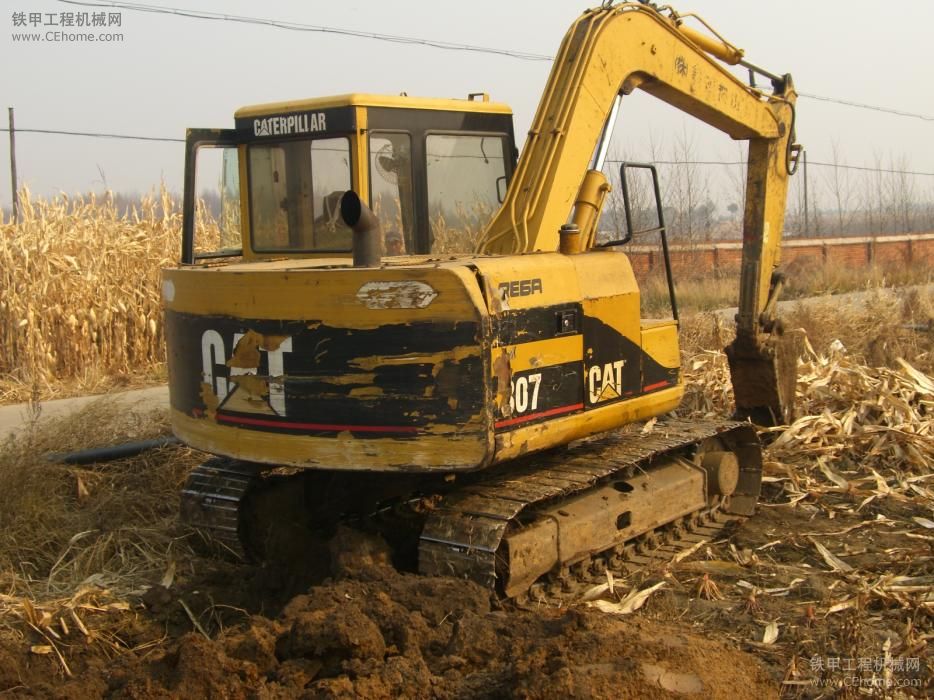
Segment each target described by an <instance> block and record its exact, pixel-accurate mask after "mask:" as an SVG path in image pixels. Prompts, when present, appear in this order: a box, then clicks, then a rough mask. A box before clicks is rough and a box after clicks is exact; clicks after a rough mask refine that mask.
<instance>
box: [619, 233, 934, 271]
mask: <svg viewBox="0 0 934 700" xmlns="http://www.w3.org/2000/svg"><path fill="white" fill-rule="evenodd" d="M626 252H627V253H628V254H629V259H630V260H631V261H632V267H633V269H634V270H635V271H636V272H637V273H647V272H652V271H654V270H658V269H661V266H662V255H661V247H660V246H647V245H633V246H627V247H626ZM742 254H743V244H742V242H740V241H717V242H710V243H695V244H693V245H680V244H679V245H672V246H670V255H671V266H672V269H673V270H674V271H675V272H681V273H687V274H690V273H691V272H697V273H701V272H705V271H708V270H714V269H716V270H729V269H738V268H739V265H740V261H741V259H742ZM828 263H829V264H833V265H845V266H847V267H868V266H870V265H875V264H879V265H921V266H934V233H913V234H908V235H898V236H865V237H844V238H786V239H785V240H784V241H783V242H782V265H783V266H791V267H796V266H805V267H810V266H812V265H813V266H819V265H823V264H828Z"/></svg>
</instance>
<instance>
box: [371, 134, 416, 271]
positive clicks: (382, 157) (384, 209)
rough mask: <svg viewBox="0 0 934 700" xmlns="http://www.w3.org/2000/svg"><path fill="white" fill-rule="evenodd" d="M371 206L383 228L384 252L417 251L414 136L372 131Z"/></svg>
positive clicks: (394, 253) (389, 253)
mask: <svg viewBox="0 0 934 700" xmlns="http://www.w3.org/2000/svg"><path fill="white" fill-rule="evenodd" d="M370 209H372V210H373V213H374V214H376V217H377V218H378V219H379V221H380V224H381V226H382V229H383V237H384V240H383V254H384V255H402V254H405V253H414V252H415V250H416V248H415V199H414V191H413V187H412V137H411V136H409V134H407V133H401V132H372V133H371V134H370Z"/></svg>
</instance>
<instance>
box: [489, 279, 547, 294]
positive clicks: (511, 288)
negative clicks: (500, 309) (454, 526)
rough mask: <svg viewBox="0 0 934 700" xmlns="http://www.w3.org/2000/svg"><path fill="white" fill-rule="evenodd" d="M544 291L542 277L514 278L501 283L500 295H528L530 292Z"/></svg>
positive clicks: (538, 292) (539, 292)
mask: <svg viewBox="0 0 934 700" xmlns="http://www.w3.org/2000/svg"><path fill="white" fill-rule="evenodd" d="M541 293H542V280H541V278H540V277H536V278H535V279H530V280H512V281H511V282H502V283H500V285H499V295H500V297H502V298H504V299H505V298H506V297H527V296H529V295H530V294H541Z"/></svg>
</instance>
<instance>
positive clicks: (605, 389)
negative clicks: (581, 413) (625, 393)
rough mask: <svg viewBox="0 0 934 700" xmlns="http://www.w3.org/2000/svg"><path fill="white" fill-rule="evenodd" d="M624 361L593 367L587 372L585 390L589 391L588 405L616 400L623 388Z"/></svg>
mask: <svg viewBox="0 0 934 700" xmlns="http://www.w3.org/2000/svg"><path fill="white" fill-rule="evenodd" d="M625 366H626V360H617V361H616V362H607V363H606V364H604V365H594V366H593V367H591V368H590V369H589V370H588V371H587V388H588V389H589V390H590V403H592V404H593V403H599V402H600V401H609V400H610V399H618V398H619V396H620V390H621V389H622V386H623V367H625Z"/></svg>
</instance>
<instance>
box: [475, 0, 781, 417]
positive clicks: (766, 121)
mask: <svg viewBox="0 0 934 700" xmlns="http://www.w3.org/2000/svg"><path fill="white" fill-rule="evenodd" d="M680 22H681V18H679V17H678V16H677V15H673V16H671V17H669V16H665V15H663V14H661V12H659V11H658V10H656V9H655V8H654V7H652V6H650V5H642V4H630V3H627V4H623V5H619V6H615V7H606V6H604V7H601V8H597V9H593V10H589V11H587V12H585V13H584V14H583V15H582V16H581V17H580V18H579V19H578V20H577V21H576V22H575V23H574V24H573V25H572V26H571V28H570V29H569V30H568V32H567V34H566V36H565V38H564V41H563V42H562V44H561V49H560V51H559V52H558V55H557V58H556V59H555V62H554V67H553V68H552V72H551V76H550V77H549V80H548V83H547V85H546V88H545V91H544V93H543V97H542V100H541V103H540V105H539V108H538V111H537V113H536V115H535V119H534V121H533V123H532V126H531V128H530V130H529V135H528V140H527V142H526V146H525V148H524V149H523V152H522V155H521V157H520V159H519V162H518V165H517V168H516V172H515V176H514V177H513V180H512V183H511V184H510V187H509V190H508V192H507V194H506V198H505V202H504V204H503V206H502V207H501V208H500V210H499V212H498V213H497V214H496V216H495V217H494V218H493V219H492V221H491V222H490V224H489V225H488V227H487V228H486V230H485V232H484V235H483V237H482V239H481V242H480V245H479V247H478V250H479V251H480V252H483V253H494V254H495V253H498V254H509V253H521V252H532V251H536V250H546V251H547V250H555V249H556V248H557V247H558V231H559V229H560V227H561V225H562V224H564V223H565V222H566V221H567V219H568V213H569V212H570V211H571V210H572V208H573V207H574V205H575V202H577V203H578V209H580V208H581V207H580V202H581V201H585V202H586V201H588V200H591V201H592V197H587V196H586V194H585V195H584V196H583V197H582V196H581V194H582V192H583V191H585V190H587V189H588V188H590V189H592V183H590V182H588V178H586V177H585V176H584V174H585V173H587V172H588V164H589V160H590V158H591V155H592V154H593V153H594V152H595V149H597V146H598V141H599V140H600V138H601V135H602V134H605V133H606V131H607V129H606V124H607V122H608V120H609V119H610V116H611V114H613V116H614V118H615V114H614V112H615V104H616V101H617V98H618V96H625V95H628V94H630V93H632V92H633V90H636V89H641V90H643V91H645V92H647V93H649V94H651V95H654V96H655V97H658V98H659V99H661V100H663V101H664V102H667V103H668V104H671V105H672V106H674V107H676V108H678V109H680V110H681V111H683V112H685V113H687V114H690V115H692V116H694V117H696V118H698V119H700V120H701V121H703V122H705V123H707V124H709V125H711V126H713V127H715V128H717V129H719V130H721V131H723V132H724V133H726V134H727V135H728V136H730V137H731V138H733V139H736V140H745V141H748V142H749V150H748V169H747V172H748V180H747V186H746V202H745V213H744V217H743V257H742V269H741V281H740V298H739V314H738V316H737V340H736V342H735V343H734V344H733V345H731V347H730V349H728V355H729V358H730V366H731V370H732V376H733V384H734V389H735V393H736V398H737V414H738V415H739V416H740V417H744V418H745V417H752V418H753V419H755V420H757V421H759V422H763V423H767V424H775V423H780V422H782V421H783V420H787V419H788V418H790V416H791V408H790V404H791V401H792V399H793V381H794V377H793V375H789V371H788V370H789V368H790V369H791V370H793V367H791V364H790V363H789V361H788V357H790V353H788V352H786V351H785V350H786V348H784V347H782V349H779V348H778V346H777V345H776V342H775V341H774V340H773V339H772V338H771V337H772V336H773V335H774V334H775V332H776V331H778V330H780V327H779V326H778V325H777V324H776V323H775V322H774V316H773V315H774V302H775V298H776V296H777V294H778V291H779V287H780V284H779V282H780V279H779V278H776V277H775V276H774V272H775V269H776V268H777V266H778V263H779V251H780V249H779V247H780V244H781V239H782V227H783V223H784V215H785V199H786V194H787V187H788V176H789V174H790V172H791V167H790V159H791V153H792V144H793V140H794V118H795V111H794V105H795V99H796V93H795V91H794V86H793V84H792V81H791V77H790V76H788V75H786V76H784V77H783V78H781V79H780V80H774V81H773V89H774V92H772V93H771V94H764V93H763V92H761V91H760V90H757V89H755V88H752V87H749V86H747V85H745V84H744V83H742V82H741V81H740V80H739V79H738V78H736V77H735V76H734V75H733V74H732V73H730V72H729V71H728V70H727V69H726V68H724V66H723V65H722V64H721V63H720V62H718V60H716V59H715V58H714V57H713V55H715V56H717V57H718V58H719V59H721V60H724V61H728V62H730V63H737V62H740V61H741V60H742V51H740V50H738V49H736V48H735V47H732V46H730V45H729V44H726V43H725V42H722V41H719V40H715V39H711V38H709V37H706V36H705V35H703V34H700V33H698V32H696V31H694V30H692V29H689V28H687V27H683V26H681V24H680ZM711 54H713V55H711ZM601 150H604V152H605V149H601ZM582 178H583V179H582ZM575 214H576V213H575ZM575 218H577V217H576V216H575ZM590 218H591V219H592V218H593V217H590ZM582 238H584V239H587V238H588V235H587V234H586V233H582ZM590 239H592V234H591V235H590ZM778 355H781V356H782V358H783V360H785V364H781V363H780V362H778V361H777V360H776V358H777V356H778ZM789 382H791V384H789ZM789 386H791V389H789V388H788V387H789Z"/></svg>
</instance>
